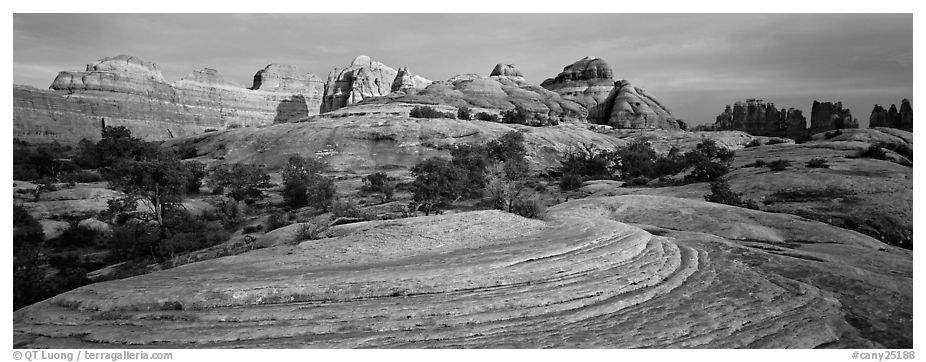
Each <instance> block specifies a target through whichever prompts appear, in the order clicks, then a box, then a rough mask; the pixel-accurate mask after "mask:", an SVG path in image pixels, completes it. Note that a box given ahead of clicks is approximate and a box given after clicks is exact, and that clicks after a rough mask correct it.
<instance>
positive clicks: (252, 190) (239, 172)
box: [209, 163, 270, 201]
mask: <svg viewBox="0 0 926 362" xmlns="http://www.w3.org/2000/svg"><path fill="white" fill-rule="evenodd" d="M209 183H210V184H211V185H212V187H213V190H224V191H225V192H227V196H228V197H231V198H233V199H235V201H245V200H249V199H262V198H264V193H263V192H262V191H261V190H260V189H261V188H265V187H270V175H269V174H268V173H267V171H266V170H264V168H263V167H260V166H257V165H248V164H241V163H236V164H233V165H221V166H219V167H216V168H215V169H214V170H213V171H212V173H210V174H209Z"/></svg>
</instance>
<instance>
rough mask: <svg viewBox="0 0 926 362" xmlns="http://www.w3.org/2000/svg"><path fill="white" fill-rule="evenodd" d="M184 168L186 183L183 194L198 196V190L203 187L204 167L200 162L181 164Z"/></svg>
mask: <svg viewBox="0 0 926 362" xmlns="http://www.w3.org/2000/svg"><path fill="white" fill-rule="evenodd" d="M183 165H184V167H185V168H186V182H185V183H184V184H185V185H184V188H183V190H184V193H186V194H187V195H192V194H198V193H199V189H200V188H201V187H203V178H205V177H206V175H207V173H206V165H204V164H203V163H202V162H196V161H187V162H184V163H183Z"/></svg>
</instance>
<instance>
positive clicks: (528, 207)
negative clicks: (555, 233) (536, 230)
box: [510, 199, 547, 219]
mask: <svg viewBox="0 0 926 362" xmlns="http://www.w3.org/2000/svg"><path fill="white" fill-rule="evenodd" d="M510 212H511V213H513V214H517V215H520V216H523V217H527V218H531V219H545V218H546V216H547V208H546V206H544V205H543V203H542V202H540V200H537V199H527V200H525V199H517V200H515V201H514V203H512V205H511V210H510Z"/></svg>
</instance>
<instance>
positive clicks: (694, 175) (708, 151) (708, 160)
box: [685, 139, 735, 182]
mask: <svg viewBox="0 0 926 362" xmlns="http://www.w3.org/2000/svg"><path fill="white" fill-rule="evenodd" d="M734 156H735V153H734V152H733V151H731V150H728V149H726V148H724V147H720V146H718V145H717V143H716V142H714V140H709V139H708V140H704V141H702V142H701V143H699V144H698V145H697V146H695V149H694V150H692V151H689V152H687V153H685V160H686V161H687V162H688V164H690V165H693V166H694V168H693V169H692V171H691V173H689V174H688V175H686V176H685V179H686V180H688V181H695V182H699V181H713V180H716V179H718V178H720V177H721V176H723V175H725V174H726V173H727V172H728V171H729V170H730V163H731V162H733V157H734Z"/></svg>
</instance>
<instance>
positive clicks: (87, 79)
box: [13, 55, 322, 143]
mask: <svg viewBox="0 0 926 362" xmlns="http://www.w3.org/2000/svg"><path fill="white" fill-rule="evenodd" d="M254 80H255V82H254V85H253V86H252V87H251V89H247V88H244V87H241V86H238V85H235V84H233V83H231V82H228V81H226V80H224V79H223V77H222V76H221V74H220V73H219V72H218V71H216V70H215V69H210V68H205V69H202V70H197V71H194V72H192V73H190V74H189V75H187V76H185V77H183V78H181V79H180V80H179V81H177V82H174V83H167V82H166V80H165V79H164V76H163V75H162V74H161V71H160V70H159V68H158V66H157V65H156V64H154V63H150V62H146V61H143V60H140V59H138V58H135V57H131V56H126V55H121V56H118V57H113V58H104V59H102V60H100V61H98V62H96V63H93V64H89V65H87V67H86V71H84V72H71V71H63V72H61V73H59V74H58V76H57V77H56V78H55V80H54V82H53V83H52V85H51V87H50V88H51V90H39V89H35V88H32V87H24V86H16V85H14V86H13V130H14V131H13V135H14V137H15V138H19V139H23V140H26V141H34V142H46V141H52V140H55V141H59V142H64V143H75V142H77V141H79V140H81V139H83V138H86V139H90V140H96V139H99V137H100V129H101V128H102V127H103V126H104V125H110V126H125V127H127V128H129V129H130V130H131V131H132V134H133V135H135V136H138V137H141V138H144V139H146V140H164V139H170V138H174V137H181V136H187V135H193V134H200V133H203V132H204V131H205V130H206V129H210V128H212V129H224V128H227V127H228V126H230V125H237V126H261V125H266V124H270V123H273V122H274V121H277V122H280V121H285V120H288V119H289V118H292V117H297V116H304V115H312V114H318V111H319V108H320V106H321V100H322V93H321V92H322V83H321V80H320V79H318V77H316V76H314V75H311V74H299V73H298V72H297V71H296V70H295V68H293V67H290V66H283V65H276V64H271V65H270V66H268V67H267V68H265V69H263V70H261V71H259V72H258V73H257V75H255V77H254Z"/></svg>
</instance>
